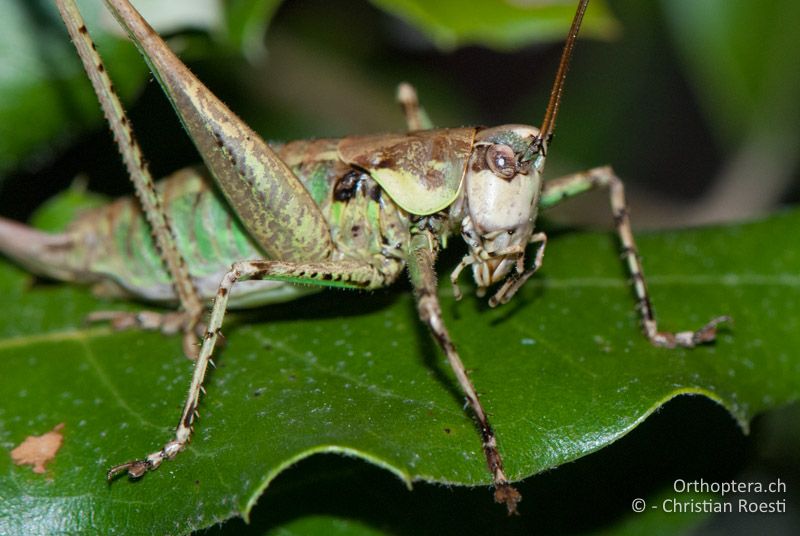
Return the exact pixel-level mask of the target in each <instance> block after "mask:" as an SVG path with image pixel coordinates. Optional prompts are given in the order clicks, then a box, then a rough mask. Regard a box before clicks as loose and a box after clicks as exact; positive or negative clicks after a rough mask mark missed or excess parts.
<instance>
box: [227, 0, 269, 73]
mask: <svg viewBox="0 0 800 536" xmlns="http://www.w3.org/2000/svg"><path fill="white" fill-rule="evenodd" d="M280 3H281V0H230V1H228V2H225V23H226V28H227V33H228V38H229V39H230V40H231V41H232V42H233V43H234V44H235V45H236V46H238V47H239V48H240V49H241V50H242V52H243V54H244V55H245V57H247V58H248V59H249V60H250V61H254V60H256V59H258V58H260V57H261V56H262V55H263V53H264V34H265V33H266V31H267V26H268V25H269V21H270V19H271V18H272V15H273V14H274V13H275V10H277V9H278V6H279V5H280Z"/></svg>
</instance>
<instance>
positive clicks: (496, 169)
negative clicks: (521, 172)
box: [486, 144, 517, 180]
mask: <svg viewBox="0 0 800 536" xmlns="http://www.w3.org/2000/svg"><path fill="white" fill-rule="evenodd" d="M486 164H487V165H488V166H489V169H491V170H492V173H494V174H495V175H497V176H498V177H501V178H503V179H506V180H509V179H513V178H514V175H516V173H517V157H516V155H515V154H514V151H513V150H512V149H511V147H509V146H508V145H499V144H498V145H492V146H491V147H489V149H487V151H486Z"/></svg>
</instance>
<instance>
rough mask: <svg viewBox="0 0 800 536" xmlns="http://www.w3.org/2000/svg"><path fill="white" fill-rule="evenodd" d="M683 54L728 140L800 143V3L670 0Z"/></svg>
mask: <svg viewBox="0 0 800 536" xmlns="http://www.w3.org/2000/svg"><path fill="white" fill-rule="evenodd" d="M662 7H663V9H664V12H665V13H666V15H667V20H668V22H670V23H671V29H672V32H673V34H674V41H675V46H676V49H677V50H678V51H679V52H680V53H681V54H682V57H683V61H684V62H685V64H686V66H687V67H688V71H689V73H690V75H691V76H692V77H693V79H694V81H695V88H696V90H697V92H698V94H699V95H700V96H701V98H702V99H703V103H704V106H705V108H706V110H707V112H708V113H709V114H710V116H711V119H712V124H713V125H714V127H715V128H716V130H717V133H718V134H719V136H720V137H721V139H722V140H723V141H724V142H725V143H726V144H730V145H733V146H736V145H737V143H739V142H740V141H741V140H742V138H743V137H745V136H746V135H747V134H748V133H750V132H751V131H752V130H755V129H769V130H770V131H773V133H774V135H775V137H777V138H780V137H781V136H789V137H790V139H792V140H794V143H791V142H790V143H791V146H792V147H793V148H794V147H796V146H797V143H798V140H800V100H798V98H797V95H798V94H800V69H798V68H797V54H796V52H797V51H798V50H800V33H798V32H797V31H796V28H797V25H798V23H800V3H798V2H796V1H794V0H768V1H764V2H748V1H746V0H706V1H704V2H696V1H693V0H666V1H664V2H662Z"/></svg>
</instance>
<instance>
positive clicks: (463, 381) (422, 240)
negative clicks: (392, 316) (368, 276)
mask: <svg viewBox="0 0 800 536" xmlns="http://www.w3.org/2000/svg"><path fill="white" fill-rule="evenodd" d="M435 240H436V239H435V237H433V236H432V235H430V234H428V233H421V234H418V235H416V236H414V238H413V240H412V245H411V249H410V253H409V256H408V271H409V274H410V276H411V283H412V285H413V286H414V295H415V297H416V300H417V310H418V312H419V316H420V319H421V320H422V321H423V322H425V324H427V326H428V327H429V328H430V330H431V333H432V334H433V337H434V339H436V342H437V343H438V344H439V346H440V347H441V348H442V350H443V351H444V353H445V355H446V356H447V360H448V362H449V363H450V366H451V367H452V369H453V372H454V373H455V375H456V378H457V379H458V383H459V385H460V386H461V389H462V390H463V391H464V394H465V396H466V397H467V402H468V403H469V406H470V408H472V411H473V413H474V414H475V418H476V419H477V421H478V427H479V429H480V432H481V437H482V439H483V452H484V455H485V456H486V463H487V464H488V466H489V471H490V472H491V473H492V480H493V484H494V487H495V492H494V499H495V501H496V502H498V503H504V504H505V505H506V507H507V508H508V513H509V514H512V513H516V511H517V503H518V502H519V501H520V500H522V496H521V495H520V494H519V492H518V491H517V490H516V489H514V488H513V487H512V486H511V484H509V482H508V478H507V477H506V474H505V472H504V470H503V459H502V457H501V456H500V452H499V451H498V450H497V439H496V438H495V435H494V430H492V426H491V424H490V423H489V418H488V416H487V415H486V411H485V410H484V409H483V406H482V405H481V401H480V399H479V398H478V393H477V392H476V391H475V387H474V386H473V385H472V381H471V380H470V379H469V376H468V375H467V371H466V369H465V368H464V363H463V362H462V361H461V358H460V357H459V355H458V352H457V351H456V347H455V345H454V344H453V341H452V340H451V339H450V335H449V334H448V332H447V328H446V327H445V325H444V320H443V319H442V311H441V308H440V306H439V298H438V296H437V293H436V271H435V270H434V262H435V260H436V246H435V244H436V242H435Z"/></svg>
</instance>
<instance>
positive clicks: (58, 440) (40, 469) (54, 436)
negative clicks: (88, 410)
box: [11, 422, 64, 474]
mask: <svg viewBox="0 0 800 536" xmlns="http://www.w3.org/2000/svg"><path fill="white" fill-rule="evenodd" d="M63 428H64V423H63V422H62V423H59V424H57V425H56V426H55V427H54V428H53V429H52V430H50V431H49V432H47V433H45V434H42V435H40V436H28V437H26V438H25V441H23V442H22V443H20V444H19V446H17V448H15V449H14V450H12V451H11V459H12V460H14V463H15V464H17V465H32V466H33V472H34V473H38V474H42V473H44V471H45V469H44V466H45V464H46V463H47V462H49V461H50V460H52V459H53V458H55V457H56V454H57V453H58V449H60V448H61V444H62V443H63V442H64V436H63V435H61V430H62V429H63Z"/></svg>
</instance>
